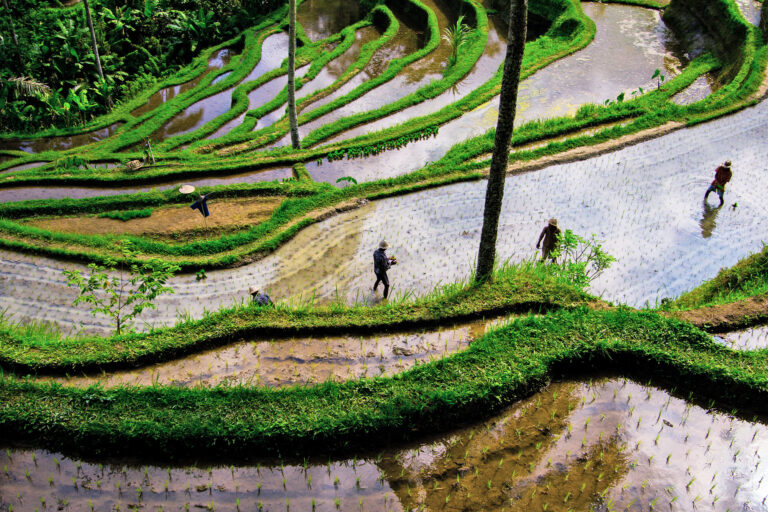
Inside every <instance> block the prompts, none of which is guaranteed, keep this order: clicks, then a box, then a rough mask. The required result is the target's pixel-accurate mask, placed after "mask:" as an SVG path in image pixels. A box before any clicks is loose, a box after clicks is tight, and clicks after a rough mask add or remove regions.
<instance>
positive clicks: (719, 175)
mask: <svg viewBox="0 0 768 512" xmlns="http://www.w3.org/2000/svg"><path fill="white" fill-rule="evenodd" d="M731 177H733V171H732V170H731V161H730V160H726V161H725V163H724V164H723V165H721V166H719V167H718V168H717V169H715V179H714V180H713V181H712V184H711V185H710V186H709V188H708V189H707V193H706V194H704V202H707V196H709V193H710V192H717V195H718V197H720V206H723V194H724V193H725V184H726V183H728V182H729V181H731Z"/></svg>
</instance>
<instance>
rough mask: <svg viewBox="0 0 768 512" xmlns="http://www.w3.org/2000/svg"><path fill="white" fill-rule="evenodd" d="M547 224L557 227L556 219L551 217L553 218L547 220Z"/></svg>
mask: <svg viewBox="0 0 768 512" xmlns="http://www.w3.org/2000/svg"><path fill="white" fill-rule="evenodd" d="M549 224H550V225H551V226H557V219H556V218H554V217H553V218H551V219H549Z"/></svg>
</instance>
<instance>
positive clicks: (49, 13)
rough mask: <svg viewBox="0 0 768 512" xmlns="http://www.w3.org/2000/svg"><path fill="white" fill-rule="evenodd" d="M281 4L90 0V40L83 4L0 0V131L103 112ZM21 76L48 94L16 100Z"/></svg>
mask: <svg viewBox="0 0 768 512" xmlns="http://www.w3.org/2000/svg"><path fill="white" fill-rule="evenodd" d="M54 1H55V0H54ZM285 1H286V0H224V1H215V0H203V1H192V0H91V1H90V7H91V11H92V19H93V27H94V37H93V38H92V37H91V33H90V31H89V28H88V24H87V21H86V15H85V10H84V6H83V5H80V4H78V5H75V6H73V7H70V8H66V9H64V8H51V3H50V0H3V5H4V6H5V5H7V6H8V7H7V8H5V7H3V12H2V13H0V38H1V39H0V41H2V43H0V130H2V131H39V130H40V129H41V128H45V127H50V126H56V127H64V126H72V125H76V124H79V123H83V122H86V121H88V120H89V119H92V118H93V117H95V116H97V115H100V114H104V113H106V112H108V110H109V108H110V99H112V100H114V101H120V100H121V99H124V98H126V97H129V96H131V95H132V94H134V93H135V92H136V91H137V90H140V89H142V88H143V87H145V86H146V85H147V84H148V83H151V82H154V81H155V80H156V79H158V78H161V77H163V76H168V75H170V74H171V73H173V72H175V71H176V70H177V69H178V68H179V67H181V66H183V65H185V64H187V63H188V62H189V61H190V60H191V59H192V58H194V57H195V56H196V55H197V54H199V52H200V51H201V50H202V49H204V48H206V47H208V46H211V45H214V44H217V43H219V42H221V41H223V40H225V39H228V38H231V37H232V36H234V35H236V34H238V33H239V32H241V31H242V30H244V29H245V28H247V27H248V26H250V25H252V24H253V23H254V21H255V20H256V19H258V18H259V17H261V16H262V15H264V14H267V13H268V12H270V11H271V10H273V9H275V8H276V7H278V6H279V5H281V4H283V3H284V2H285ZM14 39H16V40H17V41H18V42H17V43H16V42H14ZM94 39H95V41H94ZM94 43H95V44H94ZM14 47H15V48H14ZM94 47H98V49H99V51H100V53H101V68H102V71H103V76H102V75H101V74H100V73H99V71H98V67H97V63H96V57H95V53H94ZM19 55H21V56H23V58H22V59H18V56H19ZM19 77H24V78H25V79H30V80H33V81H35V82H37V83H40V84H46V85H47V86H48V87H49V88H50V91H49V93H48V94H31V95H29V94H25V95H19V94H18V91H17V89H16V85H15V84H14V83H13V79H15V78H19Z"/></svg>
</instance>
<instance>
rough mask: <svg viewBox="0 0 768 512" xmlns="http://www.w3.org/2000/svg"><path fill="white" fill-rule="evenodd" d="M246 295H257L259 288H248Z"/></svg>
mask: <svg viewBox="0 0 768 512" xmlns="http://www.w3.org/2000/svg"><path fill="white" fill-rule="evenodd" d="M248 293H249V294H251V295H253V294H254V293H259V287H258V286H251V287H250V288H248Z"/></svg>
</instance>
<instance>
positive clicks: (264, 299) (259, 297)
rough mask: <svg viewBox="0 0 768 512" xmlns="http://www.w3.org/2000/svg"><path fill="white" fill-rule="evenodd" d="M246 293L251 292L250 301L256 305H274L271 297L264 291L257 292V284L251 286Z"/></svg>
mask: <svg viewBox="0 0 768 512" xmlns="http://www.w3.org/2000/svg"><path fill="white" fill-rule="evenodd" d="M248 293H250V294H251V303H253V304H255V305H257V306H274V304H273V303H272V299H270V298H269V295H267V293H266V292H265V293H259V287H258V286H251V287H250V289H249V290H248Z"/></svg>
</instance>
